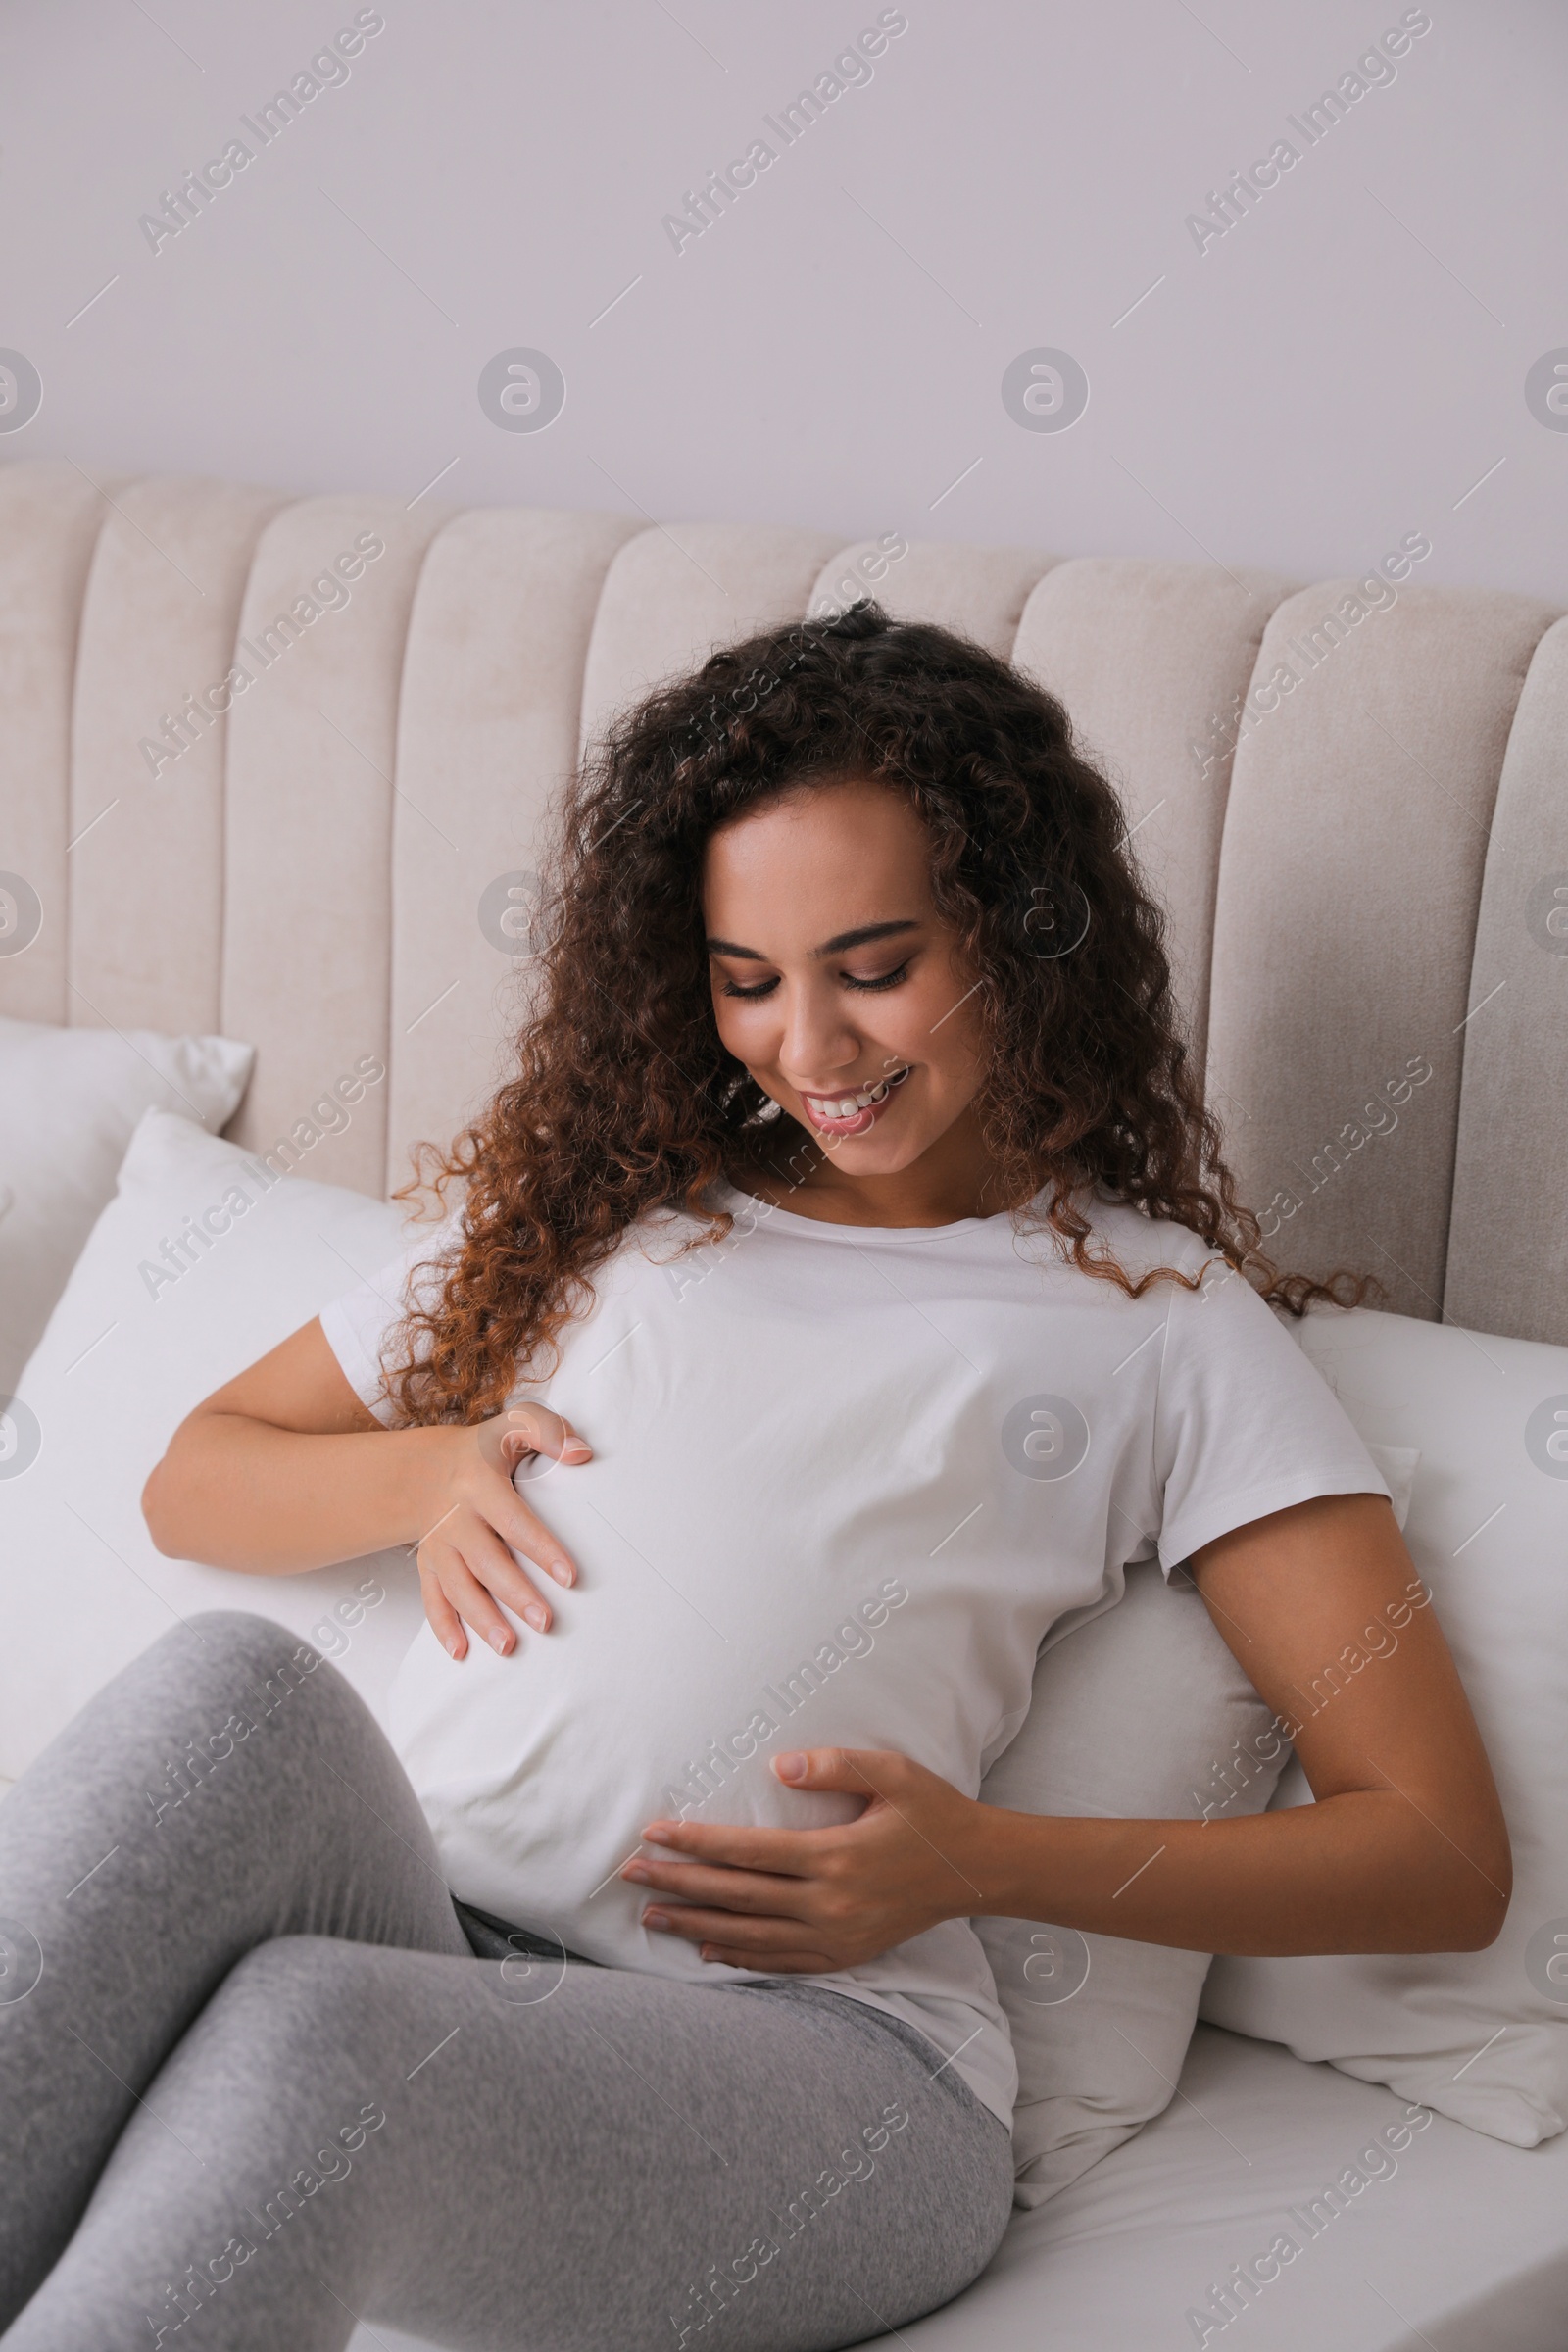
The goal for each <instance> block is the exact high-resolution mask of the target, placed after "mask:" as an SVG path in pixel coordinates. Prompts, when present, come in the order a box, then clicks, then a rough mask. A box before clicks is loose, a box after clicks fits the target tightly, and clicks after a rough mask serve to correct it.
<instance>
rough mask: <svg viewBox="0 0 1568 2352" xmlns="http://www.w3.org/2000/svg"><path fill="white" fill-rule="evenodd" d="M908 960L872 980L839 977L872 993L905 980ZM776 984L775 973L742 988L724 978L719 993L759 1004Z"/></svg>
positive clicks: (846, 974)
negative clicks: (771, 976) (768, 977)
mask: <svg viewBox="0 0 1568 2352" xmlns="http://www.w3.org/2000/svg"><path fill="white" fill-rule="evenodd" d="M909 961H910V959H909V958H908V957H906V959H905V961H904V962H903V963H901V964H898V965H897V966H896V967H895V968H894V969H893V970H892V971H891V972H879V973H878V974H877V976H876V978H875V979H874V980H861V979H860V978H858V975H857V974H856V973H854V972H842V973H841V974H840V975H839V977H840V978H841V979H842V980H843V982H844V985H845V987H846V988H853V989H856V990H858V992H859V993H861V994H862V995H874V994H876V993H877V992H878V991H880V990H882V989H885V988H897V987H898V985H899V983H900V981H901V980H907V978H908V976H909ZM777 986H778V975H777V973H775V974H774V976H773V978H772V979H771V980H759V981H757V982H756V983H755V984H754V985H753V986H752V987H751V988H742V987H741V986H740V984H739V983H738V982H737V981H734V980H726V981H725V983H724V986H723V990H722V992H721V993H722V994H723V995H724V996H726V997H739V998H740V999H741V1001H742V1003H743V1004H753V1005H755V1004H760V1002H761V1000H762V998H764V997H770V996H771V995H772V994H773V991H774V989H775V988H777Z"/></svg>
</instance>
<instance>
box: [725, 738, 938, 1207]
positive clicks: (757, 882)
mask: <svg viewBox="0 0 1568 2352" xmlns="http://www.w3.org/2000/svg"><path fill="white" fill-rule="evenodd" d="M930 858H931V852H930V842H929V838H928V836H927V834H926V830H925V827H924V825H923V824H922V823H921V821H920V819H919V817H918V816H917V815H916V814H915V812H914V810H913V809H911V808H910V807H909V805H908V803H907V801H906V800H905V798H904V797H903V795H902V794H900V793H898V792H894V791H891V790H890V789H889V788H888V787H887V786H885V785H882V784H874V783H870V782H866V781H856V782H852V783H845V784H831V785H825V786H811V787H809V788H806V789H804V790H802V791H799V792H795V793H791V794H789V795H788V796H787V797H786V798H785V799H783V800H780V801H774V802H771V803H769V804H768V806H767V807H765V808H763V809H760V810H759V811H758V813H757V814H756V815H754V816H743V817H740V818H737V819H736V820H735V822H734V823H732V824H729V825H725V826H724V827H722V828H721V829H720V831H718V832H717V833H715V834H714V835H713V836H712V838H711V840H710V842H709V845H708V850H707V854H706V857H705V859H704V867H703V912H704V918H705V922H706V926H707V933H708V951H709V956H710V959H711V961H710V970H711V980H712V990H713V1012H714V1017H715V1019H716V1020H717V1023H718V1033H719V1036H720V1038H721V1039H722V1040H723V1042H724V1044H725V1045H726V1046H727V1047H728V1049H729V1051H730V1053H731V1054H734V1055H735V1057H736V1059H737V1060H738V1061H743V1062H744V1063H745V1064H746V1067H747V1068H748V1070H750V1072H751V1074H752V1076H753V1077H754V1078H755V1079H756V1081H757V1083H758V1085H759V1086H760V1087H761V1089H762V1090H763V1092H764V1093H765V1094H767V1095H770V1096H771V1097H772V1099H773V1101H774V1102H775V1103H778V1104H779V1105H780V1107H781V1108H782V1109H784V1110H786V1111H787V1112H788V1113H789V1115H790V1117H791V1118H793V1119H796V1120H798V1121H799V1123H800V1125H801V1126H802V1127H804V1128H805V1129H806V1131H807V1133H808V1134H809V1135H810V1136H812V1137H813V1138H814V1139H815V1141H816V1142H817V1143H818V1144H819V1145H820V1146H821V1148H822V1150H823V1152H825V1154H826V1155H827V1157H828V1159H829V1160H830V1161H831V1162H832V1163H833V1166H834V1168H835V1169H836V1170H837V1171H838V1172H839V1173H840V1174H842V1175H843V1176H845V1177H849V1178H851V1179H857V1178H861V1177H870V1178H875V1177H885V1176H896V1175H899V1174H902V1173H903V1172H904V1171H905V1170H907V1169H911V1168H913V1167H914V1166H915V1164H916V1162H918V1161H920V1160H922V1159H923V1158H924V1156H925V1154H926V1153H928V1152H932V1151H933V1148H934V1147H939V1146H940V1147H943V1148H942V1149H941V1150H940V1151H939V1152H938V1153H937V1158H938V1160H939V1161H940V1162H942V1163H943V1164H944V1167H945V1169H946V1173H947V1176H948V1178H949V1179H950V1180H952V1179H954V1178H956V1177H958V1175H959V1169H960V1164H961V1163H963V1162H965V1161H969V1162H973V1163H975V1170H976V1171H977V1170H978V1166H979V1163H980V1162H981V1161H982V1160H983V1157H984V1154H983V1152H981V1150H980V1147H979V1144H978V1133H977V1128H976V1126H975V1122H974V1119H973V1114H972V1111H971V1105H972V1104H973V1103H974V1099H975V1096H976V1094H977V1093H978V1091H979V1087H980V1083H981V1079H982V1076H983V1074H984V1059H983V1052H982V1042H981V1033H980V1021H979V1005H978V993H977V991H978V984H977V980H976V976H975V974H974V972H973V971H972V970H971V969H970V968H969V967H968V965H967V964H966V963H965V961H964V959H963V957H962V956H961V955H960V954H959V952H958V945H957V938H956V933H955V931H954V930H953V928H952V926H951V925H950V924H948V923H946V922H944V921H943V920H942V918H941V917H940V916H939V915H938V913H937V910H936V907H935V904H934V902H933V899H932V895H931V872H930Z"/></svg>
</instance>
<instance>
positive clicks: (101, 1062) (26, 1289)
mask: <svg viewBox="0 0 1568 2352" xmlns="http://www.w3.org/2000/svg"><path fill="white" fill-rule="evenodd" d="M255 1058H256V1049H255V1047H254V1046H241V1045H236V1044H235V1043H234V1041H233V1039H232V1038H227V1037H160V1036H159V1035H158V1034H157V1033H156V1032H155V1031H154V1030H151V1029H127V1030H125V1031H124V1032H123V1033H122V1032H121V1031H120V1030H117V1029H56V1028H52V1027H50V1026H49V1025H47V1024H46V1023H44V1022H42V1021H9V1020H0V1104H3V1105H4V1113H3V1116H0V1399H3V1398H4V1397H9V1396H10V1395H11V1393H12V1391H13V1390H14V1389H15V1387H16V1385H17V1375H18V1374H19V1373H20V1372H21V1370H22V1367H23V1365H24V1364H25V1362H26V1360H27V1357H28V1356H29V1355H30V1354H31V1352H32V1350H33V1348H35V1347H36V1346H37V1343H38V1340H39V1338H40V1336H41V1335H42V1332H43V1327H44V1325H45V1323H47V1321H48V1320H49V1310H50V1308H51V1307H52V1306H53V1305H54V1302H55V1300H56V1299H58V1298H59V1296H60V1294H61V1292H62V1290H64V1288H65V1283H66V1276H67V1275H68V1274H69V1273H70V1272H71V1269H72V1266H73V1263H74V1262H75V1258H76V1253H77V1251H78V1250H80V1248H81V1245H82V1243H83V1242H84V1241H85V1240H86V1239H87V1236H88V1234H89V1233H90V1232H91V1230H92V1222H93V1219H94V1218H95V1217H96V1216H97V1214H98V1212H99V1210H100V1209H101V1208H102V1207H103V1205H104V1202H105V1201H107V1200H108V1199H109V1196H110V1194H111V1193H112V1192H113V1190H114V1184H115V1175H116V1171H117V1170H118V1168H119V1166H120V1163H121V1160H122V1159H123V1156H124V1152H125V1146H126V1145H127V1144H128V1143H129V1141H130V1135H131V1130H132V1128H133V1127H134V1126H135V1124H136V1121H137V1120H138V1119H139V1118H140V1117H141V1114H142V1112H143V1111H144V1110H148V1109H150V1108H152V1107H153V1106H154V1105H157V1106H158V1107H160V1108H162V1109H165V1110H173V1111H178V1112H180V1113H181V1114H182V1115H183V1116H184V1117H185V1118H187V1119H194V1120H196V1121H198V1122H199V1123H200V1124H201V1125H202V1126H204V1127H209V1128H211V1130H212V1131H213V1133H214V1134H215V1135H216V1134H217V1133H218V1131H219V1129H220V1128H221V1127H224V1126H226V1125H227V1123H228V1121H229V1120H230V1119H231V1118H232V1117H233V1115H234V1112H235V1111H236V1110H237V1109H238V1107H239V1102H240V1097H241V1096H242V1095H243V1094H244V1092H245V1088H246V1084H247V1082H248V1080H249V1078H250V1074H251V1063H252V1062H253V1061H254V1060H255Z"/></svg>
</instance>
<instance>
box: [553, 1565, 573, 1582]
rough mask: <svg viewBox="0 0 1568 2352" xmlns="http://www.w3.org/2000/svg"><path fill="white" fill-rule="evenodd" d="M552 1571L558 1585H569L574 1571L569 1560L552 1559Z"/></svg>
mask: <svg viewBox="0 0 1568 2352" xmlns="http://www.w3.org/2000/svg"><path fill="white" fill-rule="evenodd" d="M550 1573H551V1575H552V1576H553V1577H554V1578H555V1580H556V1582H557V1584H558V1585H569V1584H570V1583H571V1580H572V1576H573V1573H574V1572H573V1569H572V1566H571V1563H570V1561H569V1560H552V1561H551V1563H550Z"/></svg>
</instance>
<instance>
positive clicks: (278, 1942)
mask: <svg viewBox="0 0 1568 2352" xmlns="http://www.w3.org/2000/svg"><path fill="white" fill-rule="evenodd" d="M397 1957H398V1958H401V1959H410V1958H412V1957H413V1955H412V1954H398V1955H397ZM392 1958H393V1955H392V1954H391V1953H389V1952H388V1951H386V1950H382V1949H378V1948H376V1947H373V1946H370V1945H367V1944H360V1943H348V1942H345V1941H343V1940H342V1939H341V1938H339V1937H337V1936H272V1937H270V1938H269V1940H268V1941H267V1942H265V1943H259V1944H257V1945H256V1946H255V1947H254V1949H253V1950H251V1951H249V1952H247V1953H246V1955H245V1957H244V1958H243V1959H242V1960H238V1961H236V1962H235V1964H234V1966H233V1967H232V1968H231V1969H230V1970H229V1972H228V1974H227V1976H226V1977H225V1978H224V1979H223V1982H222V1984H221V1985H220V1986H219V1988H218V1990H217V1992H216V1993H215V1994H214V1995H213V1997H212V1999H211V2001H210V2002H209V2003H208V2005H207V2007H206V2009H205V2010H204V2011H203V2013H202V2016H201V2018H200V2019H199V2020H198V2021H197V2023H196V2025H195V2026H194V2027H193V2028H192V2029H191V2030H190V2032H189V2033H188V2034H186V2036H185V2040H184V2042H183V2043H182V2044H181V2046H180V2049H179V2050H178V2051H176V2053H175V2054H174V2058H173V2060H172V2062H171V2063H172V2068H173V2070H174V2073H175V2074H176V2076H186V2077H187V2078H188V2080H189V2081H190V2082H191V2083H192V2084H195V2083H196V2082H211V2081H212V2080H213V2079H214V2078H215V2077H216V2078H218V2079H220V2080H221V2082H222V2083H223V2086H224V2098H225V2103H231V2106H232V2108H237V2109H241V2110H250V2111H251V2112H252V2113H253V2114H254V2112H255V2111H256V2110H258V2109H260V2110H262V2111H265V2112H267V2113H269V2114H270V2115H274V2116H281V2117H282V2118H283V2121H284V2127H285V2129H287V2128H288V2123H289V2119H290V2117H291V2116H293V2120H295V2121H297V2122H298V2123H299V2125H300V2126H301V2127H302V2128H303V2129H304V2130H305V2131H306V2132H307V2135H309V2133H310V2131H313V2130H317V2131H319V2130H324V2129H326V2121H327V2118H328V2116H329V2115H330V2116H331V2117H332V2118H334V2119H335V2120H336V2122H337V2123H341V2124H344V2125H348V2124H350V2122H351V2121H352V2115H357V2114H358V2111H359V2109H360V2107H362V2106H365V2105H368V2104H369V2105H374V2104H376V2103H377V2102H376V2100H375V2097H374V2092H375V2088H376V2086H377V2085H378V2084H379V2085H380V2086H381V2087H382V2088H383V2089H384V2088H385V2087H386V2085H385V2084H384V2083H382V2082H381V2078H382V2076H383V2075H384V2074H385V2073H386V2057H387V2038H388V2028H389V2026H390V2024H391V2020H390V2018H389V2017H388V2015H387V2008H388V2000H387V1994H388V1990H389V1987H388V1985H387V1984H386V1982H385V1979H386V1974H387V1963H388V1961H389V1960H391V1959H392ZM175 2087H176V2088H177V2087H178V2085H177V2084H176V2086H175ZM339 2107H342V2108H343V2110H344V2112H343V2114H342V2115H341V2116H338V2114H337V2110H338V2108H339ZM295 2110H298V2113H297V2116H294V2114H293V2111H295ZM383 2120H384V2119H383Z"/></svg>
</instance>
